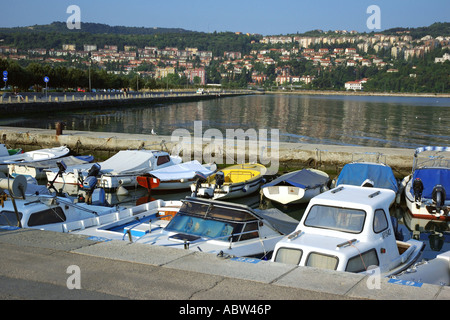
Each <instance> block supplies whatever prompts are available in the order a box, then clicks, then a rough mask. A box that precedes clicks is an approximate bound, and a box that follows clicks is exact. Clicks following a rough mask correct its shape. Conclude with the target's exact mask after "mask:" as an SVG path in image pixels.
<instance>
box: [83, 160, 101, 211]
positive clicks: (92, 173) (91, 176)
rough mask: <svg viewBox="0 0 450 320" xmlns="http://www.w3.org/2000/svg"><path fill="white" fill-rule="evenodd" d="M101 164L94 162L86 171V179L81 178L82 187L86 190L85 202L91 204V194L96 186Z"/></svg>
mask: <svg viewBox="0 0 450 320" xmlns="http://www.w3.org/2000/svg"><path fill="white" fill-rule="evenodd" d="M100 169H101V166H100V165H99V164H98V163H95V164H94V165H93V166H92V167H91V168H90V169H89V171H88V175H87V177H86V179H84V180H83V183H82V187H83V189H85V190H86V191H87V194H86V203H89V204H92V194H93V193H94V191H95V188H96V187H97V182H98V180H97V176H98V174H99V173H100Z"/></svg>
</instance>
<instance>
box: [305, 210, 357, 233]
mask: <svg viewBox="0 0 450 320" xmlns="http://www.w3.org/2000/svg"><path fill="white" fill-rule="evenodd" d="M365 218H366V212H365V211H364V210H357V209H350V208H340V207H330V206H324V205H314V206H313V207H311V210H310V211H309V213H308V215H307V217H306V219H305V226H307V227H314V228H322V229H331V230H337V231H343V232H348V233H360V232H361V231H362V230H363V227H364V221H365Z"/></svg>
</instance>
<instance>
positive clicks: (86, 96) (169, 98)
mask: <svg viewBox="0 0 450 320" xmlns="http://www.w3.org/2000/svg"><path fill="white" fill-rule="evenodd" d="M254 93H255V92H254V91H249V90H220V91H219V90H210V91H208V90H205V91H204V92H203V93H197V92H195V91H176V90H170V91H148V92H127V93H124V92H95V93H80V92H65V93H63V92H51V93H50V92H49V93H48V95H46V94H45V93H19V94H18V95H12V94H11V93H6V95H5V96H0V110H1V111H2V112H6V113H7V114H16V113H33V112H41V111H42V110H43V109H42V108H45V109H44V110H45V111H47V112H48V111H52V110H55V111H56V110H57V111H61V110H62V109H64V110H81V109H84V108H92V107H99V108H100V107H114V106H124V105H138V104H148V103H151V104H158V103H174V102H189V101H200V100H207V99H217V98H223V97H233V96H240V95H248V94H254Z"/></svg>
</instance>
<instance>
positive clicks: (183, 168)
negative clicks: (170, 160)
mask: <svg viewBox="0 0 450 320" xmlns="http://www.w3.org/2000/svg"><path fill="white" fill-rule="evenodd" d="M197 172H201V173H203V174H204V175H206V176H209V175H211V174H212V173H214V171H212V170H210V169H209V168H207V167H206V166H204V165H202V164H201V163H200V162H198V161H197V160H194V161H190V162H185V163H180V164H177V165H173V166H170V167H166V168H161V169H157V170H153V171H151V172H150V174H151V175H152V176H154V177H156V178H158V179H159V180H160V181H161V182H164V181H173V180H180V179H185V180H187V179H192V178H193V177H194V176H195V174H196V173H197Z"/></svg>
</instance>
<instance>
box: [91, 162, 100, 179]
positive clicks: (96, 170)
mask: <svg viewBox="0 0 450 320" xmlns="http://www.w3.org/2000/svg"><path fill="white" fill-rule="evenodd" d="M101 168H102V167H101V166H100V165H99V164H98V163H94V165H93V166H92V167H91V168H90V169H89V171H88V177H96V176H98V174H99V173H100V170H101Z"/></svg>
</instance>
